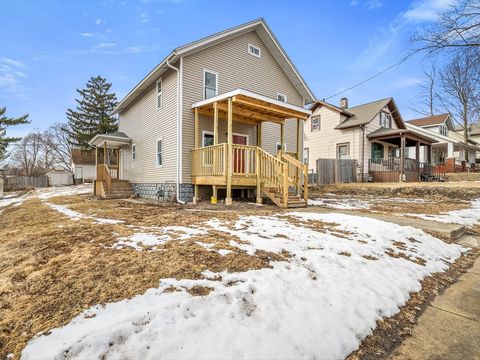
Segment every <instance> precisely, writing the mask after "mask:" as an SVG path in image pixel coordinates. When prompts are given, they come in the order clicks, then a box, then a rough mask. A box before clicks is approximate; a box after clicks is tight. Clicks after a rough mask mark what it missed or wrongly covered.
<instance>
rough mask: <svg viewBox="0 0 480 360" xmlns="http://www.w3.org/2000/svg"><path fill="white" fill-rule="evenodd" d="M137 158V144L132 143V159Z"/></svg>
mask: <svg viewBox="0 0 480 360" xmlns="http://www.w3.org/2000/svg"><path fill="white" fill-rule="evenodd" d="M136 158H137V145H135V144H132V160H135V159H136Z"/></svg>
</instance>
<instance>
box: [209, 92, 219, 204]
mask: <svg viewBox="0 0 480 360" xmlns="http://www.w3.org/2000/svg"><path fill="white" fill-rule="evenodd" d="M217 144H218V103H217V102H216V101H215V102H214V103H213V145H217ZM216 169H217V151H214V152H213V171H215V170H216ZM210 202H211V203H212V204H216V203H217V185H212V198H211V199H210Z"/></svg>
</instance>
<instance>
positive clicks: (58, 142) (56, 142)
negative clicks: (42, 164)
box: [45, 123, 72, 171]
mask: <svg viewBox="0 0 480 360" xmlns="http://www.w3.org/2000/svg"><path fill="white" fill-rule="evenodd" d="M68 131H69V127H68V124H62V123H55V124H53V125H52V126H50V127H49V128H48V130H47V131H46V133H45V134H46V136H47V137H48V138H49V139H51V141H52V146H51V147H52V151H53V153H54V155H55V165H58V166H61V167H62V168H63V169H65V170H67V171H72V166H71V162H70V159H71V157H72V146H71V144H70V141H69V140H70V138H69V135H68Z"/></svg>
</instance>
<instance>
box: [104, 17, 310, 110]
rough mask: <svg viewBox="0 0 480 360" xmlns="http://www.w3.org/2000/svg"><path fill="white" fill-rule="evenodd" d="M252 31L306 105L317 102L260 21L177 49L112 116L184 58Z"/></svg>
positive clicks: (134, 89)
mask: <svg viewBox="0 0 480 360" xmlns="http://www.w3.org/2000/svg"><path fill="white" fill-rule="evenodd" d="M250 31H256V32H257V34H258V36H259V37H260V39H261V40H262V41H263V42H264V44H265V46H266V47H267V48H268V50H269V51H270V52H271V54H272V56H273V57H274V58H275V60H276V61H277V62H278V64H279V65H280V67H281V68H282V70H283V71H284V72H285V74H286V75H287V77H288V78H289V80H290V81H291V82H292V84H293V85H294V86H295V88H296V89H297V91H298V92H299V93H300V94H301V95H302V97H303V98H304V99H306V100H307V102H312V101H314V100H315V96H314V95H313V92H312V90H311V89H310V88H309V87H308V85H307V83H306V82H305V80H304V79H303V77H302V76H301V75H300V72H299V71H298V69H297V68H296V67H295V65H294V64H293V62H292V60H291V59H290V58H289V57H288V55H287V53H286V52H285V50H284V49H283V47H282V46H281V45H280V43H279V41H278V40H277V38H276V37H275V35H274V34H273V32H272V31H271V29H270V27H269V26H268V25H267V23H266V22H265V19H263V18H259V19H256V20H253V21H250V22H247V23H245V24H242V25H239V26H235V27H233V28H230V29H227V30H224V31H221V32H218V33H216V34H213V35H210V36H207V37H204V38H202V39H200V40H197V41H194V42H191V43H188V44H186V45H183V46H180V47H178V48H176V49H174V50H173V51H172V52H171V53H170V54H169V55H167V56H166V57H165V58H164V59H163V60H162V61H161V62H160V63H159V64H158V65H157V66H156V67H155V68H154V69H153V70H152V71H150V72H149V73H148V74H147V76H145V77H144V78H143V79H142V80H141V81H140V82H139V83H138V84H137V85H136V86H135V87H134V88H133V89H132V90H131V91H130V92H129V93H128V94H127V95H126V96H125V97H124V98H123V99H122V100H121V101H120V102H119V103H118V105H117V107H116V108H115V109H114V111H113V112H114V113H119V112H121V111H122V110H123V109H124V108H125V107H127V106H128V104H130V103H131V102H132V101H133V100H134V99H135V98H136V97H137V96H138V95H139V94H140V93H142V92H143V91H144V90H145V89H146V88H148V87H149V86H150V85H151V84H153V83H154V82H155V81H156V80H157V79H158V78H159V77H160V76H161V75H162V74H163V73H164V72H165V71H166V70H167V69H168V68H169V65H171V64H173V63H175V62H176V61H177V60H179V59H180V58H181V57H183V56H186V55H190V54H192V53H195V52H197V51H200V50H203V49H206V48H208V47H210V46H213V45H216V44H219V43H221V42H223V41H226V40H229V39H231V38H234V37H236V36H239V35H242V34H245V33H248V32H250Z"/></svg>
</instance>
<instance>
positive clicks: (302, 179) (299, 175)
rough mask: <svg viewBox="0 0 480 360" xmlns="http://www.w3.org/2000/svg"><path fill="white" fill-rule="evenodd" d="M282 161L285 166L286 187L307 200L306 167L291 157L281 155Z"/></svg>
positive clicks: (284, 154)
mask: <svg viewBox="0 0 480 360" xmlns="http://www.w3.org/2000/svg"><path fill="white" fill-rule="evenodd" d="M282 160H284V163H285V164H286V166H287V169H288V171H287V174H288V186H289V187H292V188H294V190H295V192H296V193H297V194H299V195H300V194H301V193H302V192H303V196H304V199H305V201H307V200H308V167H307V165H305V164H304V163H302V162H301V161H299V160H297V159H295V158H294V157H293V156H291V155H289V154H286V153H282Z"/></svg>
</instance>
